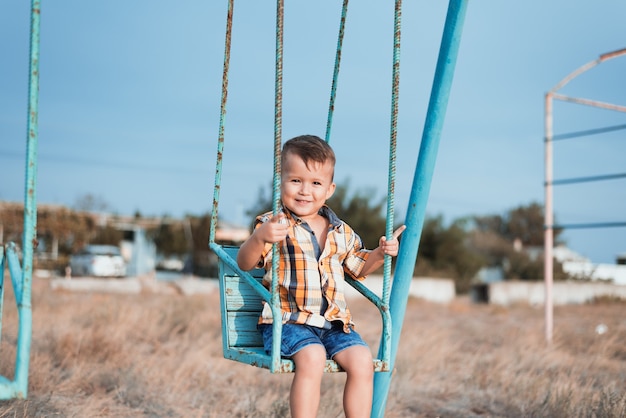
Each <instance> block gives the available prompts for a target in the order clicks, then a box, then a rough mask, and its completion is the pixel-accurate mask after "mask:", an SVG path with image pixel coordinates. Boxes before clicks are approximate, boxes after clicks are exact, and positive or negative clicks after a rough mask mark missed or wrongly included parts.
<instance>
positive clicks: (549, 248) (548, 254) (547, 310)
mask: <svg viewBox="0 0 626 418" xmlns="http://www.w3.org/2000/svg"><path fill="white" fill-rule="evenodd" d="M552 106H553V102H552V93H547V94H546V97H545V112H546V113H545V126H544V129H545V135H546V140H545V151H544V153H545V155H544V158H545V178H546V180H545V190H544V192H545V208H544V222H545V230H544V238H543V253H544V263H543V277H544V288H545V292H546V295H545V303H544V317H545V329H544V332H545V337H546V341H547V342H548V344H550V343H552V333H553V323H554V319H553V306H552V303H553V302H552V287H553V283H554V259H553V256H552V252H553V248H554V225H552V224H553V222H554V209H553V204H552V202H553V190H552V180H553V178H554V175H553V157H552Z"/></svg>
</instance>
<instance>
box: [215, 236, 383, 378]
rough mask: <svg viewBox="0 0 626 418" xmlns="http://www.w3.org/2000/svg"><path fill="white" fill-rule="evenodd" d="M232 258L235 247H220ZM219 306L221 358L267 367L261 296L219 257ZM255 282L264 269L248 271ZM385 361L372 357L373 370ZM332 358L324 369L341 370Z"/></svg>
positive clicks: (287, 367)
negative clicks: (220, 312)
mask: <svg viewBox="0 0 626 418" xmlns="http://www.w3.org/2000/svg"><path fill="white" fill-rule="evenodd" d="M222 248H223V249H224V251H225V252H226V253H227V254H228V255H229V256H230V257H231V258H232V259H233V260H235V259H236V258H237V251H238V250H239V248H238V247H229V246H224V247H222ZM218 267H219V272H218V273H219V282H220V306H221V311H222V346H223V350H224V358H227V359H230V360H234V361H238V362H241V363H246V364H250V365H252V366H256V367H261V368H264V369H268V370H271V364H272V356H271V355H268V354H267V353H266V352H265V350H264V348H263V339H262V337H261V333H260V332H259V331H258V330H257V323H258V320H259V316H260V315H261V311H262V309H263V298H262V297H261V295H260V294H259V293H258V292H257V290H256V289H254V288H253V287H252V286H251V285H250V284H249V283H248V281H247V279H246V278H243V277H241V276H240V275H239V274H238V273H237V272H236V271H235V270H233V269H232V268H231V267H230V266H228V264H227V263H225V262H224V261H223V260H222V258H221V257H220V258H219V264H218ZM249 273H250V275H251V276H252V277H253V278H254V279H255V280H257V281H258V282H259V283H260V282H261V280H262V278H263V274H264V273H265V272H264V270H262V269H255V270H252V271H250V272H249ZM294 370H295V365H294V363H293V361H291V360H289V359H286V358H282V359H281V363H280V367H279V369H278V370H274V371H273V372H274V373H291V372H293V371H294ZM387 370H388V363H387V362H384V361H382V360H378V359H375V360H374V371H387ZM342 371H343V369H341V367H339V365H338V364H337V363H336V362H335V361H333V360H327V361H326V367H325V369H324V372H326V373H332V372H342Z"/></svg>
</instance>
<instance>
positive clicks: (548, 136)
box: [544, 48, 626, 343]
mask: <svg viewBox="0 0 626 418" xmlns="http://www.w3.org/2000/svg"><path fill="white" fill-rule="evenodd" d="M623 55H626V48H623V49H619V50H616V51H612V52H607V53H606V54H602V55H600V56H599V57H598V58H597V59H595V60H593V61H590V62H588V63H586V64H585V65H583V66H581V67H580V68H578V69H576V70H575V71H573V72H571V73H570V74H568V75H567V76H566V77H565V78H563V79H562V80H561V81H559V83H558V84H556V85H555V86H554V87H552V89H550V91H548V92H547V93H546V96H545V115H544V118H545V125H544V128H545V183H544V186H545V214H544V216H545V221H544V228H545V231H544V254H545V257H544V258H545V263H544V278H545V289H546V298H545V300H546V303H545V323H546V325H545V337H546V341H547V342H548V343H551V342H552V332H553V328H554V325H553V323H554V319H553V318H554V316H553V301H552V284H553V276H554V260H553V255H552V254H553V251H552V250H553V247H554V230H555V229H574V228H614V227H624V226H626V222H622V221H615V222H593V223H584V224H567V225H565V224H564V225H554V209H553V199H552V195H553V186H559V185H566V184H577V183H586V182H595V181H605V180H613V179H618V178H624V177H626V173H612V174H604V175H598V176H592V177H579V178H568V179H558V180H554V175H553V164H552V163H553V161H552V160H553V143H554V141H558V140H564V139H571V138H578V137H584V136H590V135H597V134H602V133H607V132H612V131H617V130H621V129H626V125H616V126H609V127H605V128H598V129H590V130H586V131H580V132H571V133H566V134H560V135H554V134H553V132H552V122H553V115H552V108H553V101H554V100H560V101H564V102H570V103H576V104H581V105H585V106H591V107H596V108H600V109H606V110H614V111H618V112H626V106H623V105H617V104H613V103H606V102H601V101H598V100H591V99H584V98H577V97H570V96H566V95H564V94H561V93H559V90H561V89H562V88H563V87H564V86H565V85H566V84H568V83H569V82H570V81H572V80H573V79H574V78H576V77H578V76H579V75H581V74H582V73H584V72H586V71H589V70H590V69H592V68H594V67H596V66H597V65H599V64H601V63H603V62H605V61H608V60H611V59H614V58H617V57H620V56H623Z"/></svg>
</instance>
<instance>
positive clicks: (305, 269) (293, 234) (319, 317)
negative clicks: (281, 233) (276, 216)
mask: <svg viewBox="0 0 626 418" xmlns="http://www.w3.org/2000/svg"><path fill="white" fill-rule="evenodd" d="M283 212H284V213H285V215H286V217H287V220H288V221H289V232H288V233H287V237H286V238H285V239H284V240H283V241H282V242H280V243H279V251H280V263H279V268H278V283H279V293H280V301H281V310H282V316H283V318H282V320H283V323H286V322H289V323H295V324H307V325H311V326H315V327H320V328H324V327H327V326H328V325H329V323H330V322H332V321H342V322H343V324H344V326H343V328H344V331H345V332H350V328H351V327H353V326H354V324H353V322H352V315H351V314H350V310H349V309H348V306H347V304H346V299H345V287H346V286H349V285H348V284H347V283H346V281H345V279H344V274H346V273H347V274H349V275H350V276H351V277H353V278H355V279H357V280H362V279H364V277H360V272H361V270H362V269H363V266H364V265H365V261H366V260H367V257H368V256H369V253H370V252H371V250H367V249H364V248H363V243H362V241H361V238H360V237H359V236H358V235H357V234H356V233H355V232H354V231H353V230H352V228H350V226H349V225H348V224H346V223H344V222H343V221H342V220H340V219H339V218H338V217H337V215H336V214H335V213H334V212H333V211H332V210H331V209H330V208H329V207H328V206H323V207H322V208H321V209H320V211H319V214H320V215H322V216H324V217H326V218H327V219H328V221H329V229H328V234H327V237H326V243H325V245H324V250H323V251H322V252H321V254H320V249H319V245H318V243H317V240H316V239H315V237H314V236H313V233H312V231H311V229H310V228H309V226H308V224H307V223H306V222H303V221H302V220H301V219H300V218H298V217H297V216H295V215H293V214H292V213H290V212H289V211H288V210H287V209H286V208H283ZM271 216H272V213H271V212H270V213H265V214H263V215H260V216H258V217H257V218H256V222H255V227H258V226H259V225H260V224H261V223H263V222H267V221H269V220H270V218H271ZM259 267H263V268H265V271H266V273H265V276H264V278H263V282H264V284H265V286H266V287H268V288H269V287H270V286H271V282H272V245H271V244H267V245H266V246H265V249H264V251H263V254H262V258H261V260H260V261H259ZM324 308H325V311H322V310H323V309H324ZM259 323H260V324H271V323H272V311H271V309H270V306H269V305H268V304H265V306H264V309H263V313H262V315H261V317H260V318H259Z"/></svg>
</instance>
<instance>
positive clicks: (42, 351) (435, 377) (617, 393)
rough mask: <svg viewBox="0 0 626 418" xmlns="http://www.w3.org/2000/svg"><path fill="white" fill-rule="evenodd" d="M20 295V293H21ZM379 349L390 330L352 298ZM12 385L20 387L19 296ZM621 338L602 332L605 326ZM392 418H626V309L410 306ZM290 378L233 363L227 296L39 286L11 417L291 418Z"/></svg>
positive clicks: (0, 407)
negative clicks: (25, 374) (222, 310)
mask: <svg viewBox="0 0 626 418" xmlns="http://www.w3.org/2000/svg"><path fill="white" fill-rule="evenodd" d="M9 287H10V286H9ZM351 305H352V310H353V313H354V314H355V317H356V321H357V325H358V329H359V331H360V332H361V333H362V334H363V335H364V337H365V338H366V339H367V340H368V342H369V343H370V344H371V345H372V347H373V351H374V352H375V351H376V348H377V344H378V338H379V335H378V333H379V329H380V320H379V318H378V314H377V312H376V310H375V309H374V308H373V307H371V306H369V304H368V303H367V302H365V301H360V300H354V301H351ZM3 318H4V319H3V338H2V345H1V350H2V351H1V353H2V356H1V358H0V374H2V375H3V376H6V377H8V378H9V379H12V376H13V369H14V363H15V340H16V335H17V334H16V325H15V324H16V313H15V307H14V303H13V296H12V294H10V290H9V289H7V295H6V298H5V312H4V315H3ZM600 323H602V324H605V325H606V326H607V327H608V331H607V332H606V333H604V334H602V335H598V334H597V333H596V332H595V328H596V326H597V325H598V324H600ZM404 324H405V325H404V329H403V334H402V338H401V342H400V348H399V350H398V356H397V361H396V370H395V371H394V375H393V379H392V383H391V389H390V393H389V398H388V402H387V409H386V417H390V418H397V417H401V418H404V417H556V418H558V417H567V418H571V417H625V416H626V393H625V388H626V305H625V304H624V303H618V302H610V301H608V302H604V303H597V304H591V305H584V306H566V307H558V308H556V310H555V336H554V343H553V344H552V345H551V346H549V347H548V346H547V345H546V344H545V342H544V337H543V310H542V309H541V308H539V309H537V308H532V307H529V306H514V307H511V308H503V307H496V306H489V305H472V304H471V303H469V302H467V301H466V300H464V299H458V300H455V301H454V302H453V303H451V304H450V305H447V306H443V305H437V304H432V303H427V302H424V301H419V300H413V299H411V300H409V303H408V306H407V311H406V316H405V318H404ZM344 378H345V376H344V375H343V374H334V375H326V376H325V377H324V379H325V380H324V385H323V386H324V387H323V400H322V406H321V408H320V414H319V416H320V417H329V418H334V417H340V416H343V415H342V411H341V391H342V389H343V381H344ZM290 383H291V376H290V375H272V374H270V373H269V372H268V371H267V370H263V369H257V368H254V367H251V366H248V365H244V364H239V363H235V362H231V361H228V360H225V359H223V358H222V353H221V325H220V315H219V295H218V294H217V293H216V294H212V295H208V296H207V295H198V296H193V297H189V296H182V295H162V294H141V295H122V296H120V295H110V294H84V293H68V292H53V291H51V290H50V288H49V285H48V282H47V281H46V280H41V279H35V283H34V287H33V343H32V350H31V363H30V377H29V394H28V399H26V400H9V401H3V402H0V417H81V418H83V417H285V416H288V393H289V386H290Z"/></svg>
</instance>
